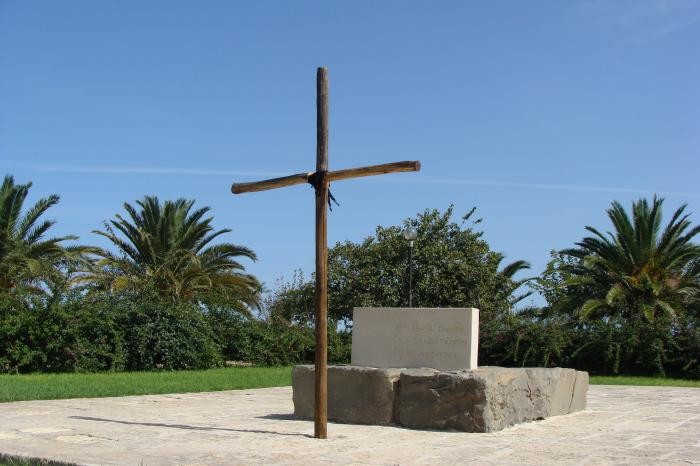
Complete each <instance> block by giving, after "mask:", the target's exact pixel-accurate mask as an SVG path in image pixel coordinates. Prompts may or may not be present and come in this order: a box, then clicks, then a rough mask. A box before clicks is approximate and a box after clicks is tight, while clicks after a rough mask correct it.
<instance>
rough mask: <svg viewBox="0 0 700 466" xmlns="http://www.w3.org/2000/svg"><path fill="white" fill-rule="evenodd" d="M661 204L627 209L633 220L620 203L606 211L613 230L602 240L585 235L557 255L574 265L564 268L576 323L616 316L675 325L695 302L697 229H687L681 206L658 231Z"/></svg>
mask: <svg viewBox="0 0 700 466" xmlns="http://www.w3.org/2000/svg"><path fill="white" fill-rule="evenodd" d="M662 205H663V199H660V198H657V197H654V199H653V201H652V202H651V204H649V202H647V200H646V199H640V200H638V201H636V202H633V203H632V217H631V218H630V216H629V215H628V214H627V212H626V211H625V209H624V207H623V206H622V205H621V204H620V203H619V202H613V204H612V207H611V208H610V209H608V210H607V214H608V217H609V218H610V221H611V222H612V224H613V227H614V229H615V232H614V233H611V232H608V233H607V235H604V234H602V233H600V232H599V231H598V230H596V229H595V228H593V227H590V226H586V230H588V231H589V232H591V233H593V235H594V236H589V237H585V238H584V239H583V240H581V241H580V242H579V243H576V244H577V246H578V247H577V248H572V249H567V250H564V251H562V253H563V254H564V255H566V256H569V257H570V258H572V259H573V260H572V261H570V262H568V263H567V264H565V265H564V271H565V272H566V273H568V274H569V276H570V277H569V278H568V280H567V282H566V283H565V285H566V286H567V288H569V289H570V290H571V293H570V295H572V296H577V295H578V296H581V293H580V292H579V290H581V289H584V290H586V293H584V294H583V295H584V296H586V299H585V300H583V301H579V302H577V303H574V304H575V305H576V311H577V312H578V314H579V315H580V317H581V318H583V319H587V318H590V317H595V316H608V317H610V316H619V317H623V318H625V319H638V318H643V319H645V320H646V321H647V322H654V321H655V320H656V319H658V318H662V317H665V318H669V319H675V318H676V317H677V316H678V315H679V314H680V313H683V312H685V309H686V308H687V307H688V306H689V305H690V304H691V303H693V302H696V301H697V299H698V297H700V261H699V259H700V245H697V244H695V243H693V242H692V240H693V238H694V237H695V236H696V235H697V234H698V233H700V226H696V227H694V228H691V223H690V220H689V214H684V211H685V209H686V205H683V206H681V207H680V208H678V209H677V210H676V211H675V212H674V214H673V216H672V217H671V221H670V222H669V223H668V224H667V225H666V227H665V228H664V229H663V231H662V230H661V223H662Z"/></svg>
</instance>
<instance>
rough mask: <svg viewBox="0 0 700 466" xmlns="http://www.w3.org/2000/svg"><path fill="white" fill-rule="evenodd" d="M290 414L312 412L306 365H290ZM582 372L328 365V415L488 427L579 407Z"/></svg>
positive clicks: (310, 373)
mask: <svg viewBox="0 0 700 466" xmlns="http://www.w3.org/2000/svg"><path fill="white" fill-rule="evenodd" d="M292 387H293V398H294V415H295V416H296V417H299V418H302V419H312V418H313V411H314V366H311V365H304V366H295V367H294V368H293V370H292ZM587 391H588V373H587V372H580V371H576V370H574V369H563V368H560V367H555V368H539V367H535V368H504V367H480V368H478V369H475V370H470V371H458V372H444V371H437V370H435V369H427V368H421V369H400V368H397V369H377V368H373V367H361V366H329V368H328V418H329V419H330V420H333V421H339V422H348V423H356V424H378V425H387V424H396V425H400V426H404V427H411V428H416V429H453V430H461V431H465V432H493V431H497V430H501V429H503V428H505V427H508V426H511V425H514V424H518V423H521V422H527V421H534V420H537V419H544V418H546V417H550V416H559V415H562V414H568V413H572V412H575V411H579V410H582V409H584V408H585V407H586V392H587Z"/></svg>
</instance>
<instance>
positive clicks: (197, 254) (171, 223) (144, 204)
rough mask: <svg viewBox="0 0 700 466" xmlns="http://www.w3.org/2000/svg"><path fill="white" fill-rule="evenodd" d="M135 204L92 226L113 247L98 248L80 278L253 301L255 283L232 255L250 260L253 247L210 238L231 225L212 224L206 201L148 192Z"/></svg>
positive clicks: (112, 286) (115, 286)
mask: <svg viewBox="0 0 700 466" xmlns="http://www.w3.org/2000/svg"><path fill="white" fill-rule="evenodd" d="M136 204H137V206H138V207H139V209H137V208H135V207H134V206H132V205H131V204H129V203H124V210H126V212H127V214H128V216H129V218H128V219H125V218H124V217H122V216H121V215H119V214H117V215H116V220H111V221H109V222H105V231H99V230H96V231H94V233H96V234H98V235H101V236H104V237H105V238H107V239H108V240H109V241H110V242H111V243H112V244H113V245H114V246H115V247H116V248H117V251H118V253H116V254H115V253H112V252H110V251H107V250H104V249H101V250H99V252H98V253H97V255H98V256H99V257H100V259H99V260H98V261H97V264H96V265H97V267H96V269H95V270H94V271H93V273H92V274H90V275H88V276H87V277H86V280H88V281H91V282H93V283H94V284H95V285H97V286H98V287H99V288H102V289H107V290H110V291H119V290H137V291H138V290H143V289H149V288H150V289H155V290H157V291H158V292H159V293H160V294H161V295H162V296H171V297H177V298H190V299H200V298H202V297H204V296H205V295H208V296H212V295H213V294H218V296H223V297H226V298H227V299H229V300H231V301H229V302H230V304H232V305H236V306H238V307H239V308H240V309H241V310H246V309H248V308H249V307H250V306H256V305H257V303H258V295H259V292H260V283H259V282H258V280H257V279H256V278H255V277H254V276H252V275H248V274H245V273H243V272H244V267H243V265H241V264H240V263H239V262H237V261H236V258H237V257H246V258H248V259H252V260H256V256H255V253H254V252H253V251H252V250H250V249H248V248H246V247H243V246H237V245H235V244H231V243H220V244H211V243H212V241H213V240H214V239H216V238H217V237H219V236H221V235H223V234H225V233H229V232H230V231H231V230H229V229H223V230H218V231H215V230H214V228H213V227H212V226H211V222H212V217H208V218H205V217H204V216H205V214H206V213H207V212H209V210H210V209H209V207H203V208H200V209H197V210H194V211H193V210H192V207H193V205H194V201H193V200H185V199H178V200H176V201H165V202H164V203H162V204H161V203H160V202H159V201H158V198H157V197H154V196H146V197H144V199H143V200H140V201H136ZM119 233H121V235H120V234H119Z"/></svg>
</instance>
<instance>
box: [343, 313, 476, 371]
mask: <svg viewBox="0 0 700 466" xmlns="http://www.w3.org/2000/svg"><path fill="white" fill-rule="evenodd" d="M478 342H479V310H478V309H475V308H434V309H433V308H355V309H354V310H353V332H352V359H351V360H352V365H353V366H366V367H381V368H393V367H409V368H410V367H431V368H434V369H439V370H446V371H450V370H469V369H476V367H477V353H478Z"/></svg>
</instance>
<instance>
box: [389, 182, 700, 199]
mask: <svg viewBox="0 0 700 466" xmlns="http://www.w3.org/2000/svg"><path fill="white" fill-rule="evenodd" d="M393 181H399V180H396V179H395V180H393ZM401 181H402V182H408V183H430V184H456V185H469V186H489V187H496V188H526V189H549V190H557V191H586V192H603V193H631V194H658V195H664V196H681V197H700V193H686V192H678V191H657V190H653V189H642V188H620V187H611V186H588V185H567V184H542V183H518V182H511V181H494V180H462V179H455V178H432V177H421V178H413V179H406V180H401Z"/></svg>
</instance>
